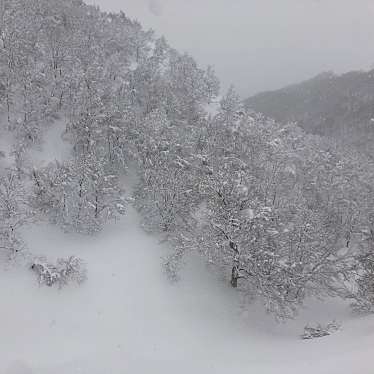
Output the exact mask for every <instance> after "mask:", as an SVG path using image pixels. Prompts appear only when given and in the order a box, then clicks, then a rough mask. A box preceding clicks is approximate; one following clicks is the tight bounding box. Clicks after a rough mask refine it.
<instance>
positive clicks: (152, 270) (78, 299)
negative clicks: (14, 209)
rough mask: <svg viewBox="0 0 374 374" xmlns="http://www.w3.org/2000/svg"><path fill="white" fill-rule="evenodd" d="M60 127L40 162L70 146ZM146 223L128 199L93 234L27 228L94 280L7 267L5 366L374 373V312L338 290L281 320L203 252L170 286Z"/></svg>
mask: <svg viewBox="0 0 374 374" xmlns="http://www.w3.org/2000/svg"><path fill="white" fill-rule="evenodd" d="M59 128H60V130H61V127H59V126H56V127H55V129H54V130H52V132H51V133H49V135H48V136H50V138H48V136H47V138H46V146H45V148H44V152H42V153H41V154H40V155H38V156H37V158H38V159H37V160H39V161H38V162H41V163H43V160H46V161H47V160H53V159H54V158H64V157H65V156H66V154H68V149H66V145H65V148H64V146H63V145H61V144H59V143H58V142H59V141H60V140H58V139H60V136H59V135H58V134H59V133H60V130H58V129H59ZM56 134H57V135H58V136H57V135H56ZM53 139H55V141H56V142H57V144H59V145H58V147H60V146H61V147H60V148H57V149H59V151H58V152H59V155H56V154H54V153H53V150H54V149H56V147H55V145H54V143H53V141H54V140H53ZM34 157H35V155H34ZM139 221H140V219H139V216H138V214H137V213H136V212H135V211H134V210H133V209H132V208H131V207H129V208H128V212H127V214H126V215H125V216H124V218H123V219H121V220H120V221H118V222H116V223H113V224H110V225H108V226H107V227H106V228H105V229H104V231H103V232H101V233H100V234H98V235H96V236H92V237H90V236H81V235H78V234H64V233H63V232H62V231H61V230H59V229H58V228H57V227H54V226H51V225H49V224H41V223H38V224H35V225H33V226H30V227H28V228H27V229H26V230H25V232H24V238H25V240H26V242H27V243H28V249H29V251H30V252H31V253H32V254H33V255H36V256H40V255H42V256H46V257H47V258H48V259H49V260H51V261H55V260H56V258H58V257H66V256H69V255H76V256H79V257H81V258H82V259H83V260H84V261H85V263H86V266H87V270H88V280H87V281H86V282H85V283H84V284H83V285H81V286H74V285H70V286H67V287H65V288H62V289H61V290H59V289H58V288H54V287H51V288H50V287H46V286H39V285H38V283H37V279H36V276H35V274H34V273H33V272H32V271H30V270H29V269H28V267H29V264H28V263H27V260H23V261H22V260H20V261H18V262H17V263H16V264H13V265H12V266H4V265H0V285H1V286H0V300H1V308H0V374H52V373H53V374H125V373H126V374H127V373H129V374H148V373H152V374H159V373H160V374H161V373H162V374H176V373H178V374H192V373H194V374H200V373H201V374H202V373H204V374H221V373H222V374H223V373H225V374H227V373H238V374H241V373H243V374H244V373H245V374H250V373H253V374H283V373H284V374H373V373H374V366H373V365H372V356H373V354H374V317H373V316H367V317H358V316H353V315H352V314H351V313H350V310H349V307H348V306H347V305H346V304H345V303H342V302H340V301H336V300H330V301H328V302H311V303H309V305H308V308H306V309H305V310H302V311H301V313H300V316H299V317H298V318H297V319H296V320H293V321H289V322H288V323H286V324H278V323H276V322H275V321H274V319H273V318H272V317H271V316H269V315H266V314H265V313H264V309H263V308H262V307H261V305H255V304H254V305H250V306H249V307H246V308H242V307H241V306H240V305H241V304H240V302H239V297H238V295H237V294H236V292H235V291H234V290H233V289H232V288H230V287H229V285H228V284H227V282H226V281H223V280H222V279H218V278H217V276H216V275H215V274H213V273H212V272H211V271H208V270H207V268H206V267H205V265H203V262H202V260H201V259H200V258H198V257H193V256H190V258H189V260H188V263H187V266H186V267H185V269H184V271H183V274H182V280H181V281H180V282H179V283H177V284H170V283H169V282H168V280H167V279H166V277H165V276H164V274H163V272H162V266H161V263H162V259H161V258H162V257H163V256H165V255H166V254H167V253H168V251H169V249H168V248H166V246H165V245H164V244H160V242H159V239H158V238H157V237H155V236H151V235H148V234H146V233H145V232H144V231H143V230H142V229H141V227H140V223H139ZM332 320H337V321H338V322H339V323H341V324H342V329H341V330H340V331H338V332H336V333H334V334H333V335H331V336H328V337H324V338H320V339H313V340H308V341H304V340H301V339H300V334H301V333H302V332H303V328H304V326H305V325H306V324H308V323H309V324H315V323H321V324H327V323H329V322H331V321H332Z"/></svg>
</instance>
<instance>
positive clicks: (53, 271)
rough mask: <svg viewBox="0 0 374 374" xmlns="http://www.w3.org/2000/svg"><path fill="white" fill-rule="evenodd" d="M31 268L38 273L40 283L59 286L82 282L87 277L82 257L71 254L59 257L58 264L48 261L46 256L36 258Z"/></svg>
mask: <svg viewBox="0 0 374 374" xmlns="http://www.w3.org/2000/svg"><path fill="white" fill-rule="evenodd" d="M31 269H32V270H33V271H34V272H35V273H36V274H37V275H38V280H39V284H41V285H46V286H48V287H52V286H53V285H55V284H57V285H58V287H59V288H61V287H62V286H65V285H67V284H69V283H77V284H81V283H83V282H84V281H85V280H86V279H87V275H86V268H85V266H84V263H83V261H82V259H80V258H78V257H75V256H70V257H68V258H59V259H58V260H57V262H56V265H54V264H51V263H49V262H47V260H46V259H45V258H36V259H35V260H34V261H33V263H32V265H31Z"/></svg>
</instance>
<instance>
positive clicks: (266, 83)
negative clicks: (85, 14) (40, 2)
mask: <svg viewBox="0 0 374 374" xmlns="http://www.w3.org/2000/svg"><path fill="white" fill-rule="evenodd" d="M88 3H91V4H92V3H94V4H96V5H99V6H100V7H101V8H102V9H103V10H110V11H118V10H120V9H122V10H123V11H124V12H125V13H126V14H127V15H128V16H129V17H130V18H136V19H138V20H139V21H140V22H141V23H142V24H143V25H144V26H145V27H146V28H153V29H154V30H155V31H156V32H157V34H158V35H164V36H165V37H166V39H167V40H168V41H169V43H170V44H171V45H172V46H173V47H175V48H177V49H178V50H180V51H182V52H184V51H186V52H188V53H190V54H191V55H192V56H194V57H195V58H196V60H197V61H198V62H199V63H200V64H202V65H209V64H210V65H213V66H214V67H215V70H216V73H217V75H218V76H219V77H220V79H221V81H222V87H223V88H224V89H225V88H227V87H228V86H229V85H230V83H233V84H234V85H235V86H236V87H237V90H238V91H239V92H240V94H242V95H243V96H248V95H250V94H253V93H256V92H258V91H263V90H268V89H275V88H279V87H281V86H283V85H286V84H290V83H294V82H298V81H300V80H303V79H306V78H309V77H312V76H314V75H316V74H318V73H320V72H322V71H325V70H334V71H336V72H344V71H348V70H351V69H367V68H369V67H371V66H374V0H88Z"/></svg>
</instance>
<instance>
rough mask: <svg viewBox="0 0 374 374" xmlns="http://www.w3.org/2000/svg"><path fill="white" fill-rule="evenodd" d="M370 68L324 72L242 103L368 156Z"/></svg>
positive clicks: (372, 98)
mask: <svg viewBox="0 0 374 374" xmlns="http://www.w3.org/2000/svg"><path fill="white" fill-rule="evenodd" d="M373 92H374V70H369V71H350V72H348V73H345V74H341V75H338V74H335V73H333V72H325V73H322V74H319V75H317V76H316V77H314V78H312V79H309V80H307V81H304V82H301V83H298V84H294V85H291V86H288V87H284V88H281V89H280V90H276V91H272V92H263V93H260V94H257V95H255V96H253V97H250V98H248V99H246V100H245V106H246V107H247V108H251V109H253V110H255V111H258V112H261V113H263V114H265V115H267V116H270V117H271V118H274V119H276V120H277V121H280V122H283V123H287V122H290V121H293V122H297V124H298V125H299V126H301V127H302V128H303V129H304V130H305V131H306V132H310V133H313V134H319V135H323V136H329V137H331V138H333V139H335V140H337V141H339V142H342V143H344V144H346V145H348V146H352V147H355V148H356V150H357V151H359V152H362V153H365V154H366V155H368V156H369V157H370V156H371V155H372V153H373V147H372V143H373V129H374V127H373V121H372V119H373V117H374V95H373Z"/></svg>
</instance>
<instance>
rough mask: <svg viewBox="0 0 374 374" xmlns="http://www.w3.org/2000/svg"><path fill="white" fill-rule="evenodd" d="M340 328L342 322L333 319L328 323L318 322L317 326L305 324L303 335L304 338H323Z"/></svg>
mask: <svg viewBox="0 0 374 374" xmlns="http://www.w3.org/2000/svg"><path fill="white" fill-rule="evenodd" d="M339 329H340V324H339V323H337V322H336V321H332V322H330V323H328V324H327V325H321V324H317V325H316V326H309V325H308V326H305V327H304V333H303V334H302V335H301V338H302V339H314V338H322V337H324V336H328V335H331V334H333V333H334V332H336V331H338V330H339Z"/></svg>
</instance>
